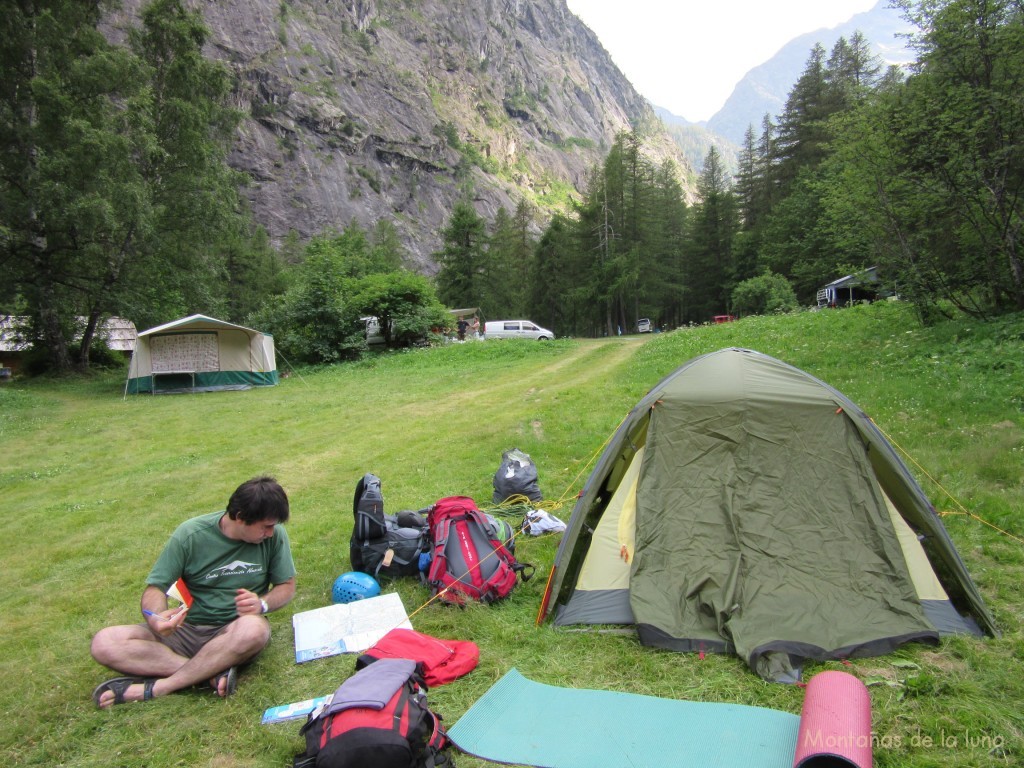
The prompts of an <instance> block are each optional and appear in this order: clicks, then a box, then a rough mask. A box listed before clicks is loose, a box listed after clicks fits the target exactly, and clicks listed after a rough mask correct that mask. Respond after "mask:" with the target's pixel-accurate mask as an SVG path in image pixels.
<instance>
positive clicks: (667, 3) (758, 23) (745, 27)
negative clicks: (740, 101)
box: [567, 0, 879, 122]
mask: <svg viewBox="0 0 1024 768" xmlns="http://www.w3.org/2000/svg"><path fill="white" fill-rule="evenodd" d="M567 2H568V4H569V9H570V10H571V11H572V12H573V13H575V14H576V15H577V16H578V17H579V18H580V19H582V20H583V22H584V23H585V24H586V25H587V26H588V27H590V28H591V29H592V30H593V31H594V32H595V33H596V34H597V36H598V38H599V39H600V40H601V44H602V45H604V47H605V49H606V50H607V51H608V53H610V54H611V56H612V59H614V61H615V63H616V64H617V65H618V67H619V69H621V70H622V71H623V73H625V75H626V77H627V78H628V79H629V81H630V82H631V83H632V84H633V86H634V87H635V88H636V89H637V90H638V91H639V92H640V94H641V95H643V96H646V97H647V98H648V99H649V100H650V101H652V102H653V103H654V104H656V105H657V106H659V107H664V108H665V109H667V110H669V111H670V112H672V113H673V114H676V115H679V116H680V117H685V118H686V119H687V120H691V121H694V122H697V121H702V120H707V119H708V118H710V117H711V116H712V115H713V114H715V112H717V111H718V110H719V109H720V108H721V107H722V105H723V104H725V100H726V99H728V98H729V95H730V94H731V93H732V89H733V87H734V86H735V85H736V83H737V82H739V80H740V79H741V78H742V77H743V75H745V74H746V73H747V72H749V71H750V70H751V69H753V68H754V67H756V66H757V65H758V64H762V63H764V62H765V61H767V60H768V59H770V58H771V57H772V56H773V55H775V53H777V52H778V50H779V49H780V48H782V46H784V45H785V44H786V43H788V42H789V41H790V40H792V39H793V38H794V37H798V36H800V35H802V34H804V33H805V32H814V31H815V30H818V29H822V28H829V27H835V26H837V25H839V24H842V23H843V22H845V21H848V20H849V19H850V18H851V17H852V16H854V15H855V14H857V13H861V12H863V11H868V10H871V8H873V7H874V6H875V5H876V4H877V3H878V2H879V0H774V2H766V0H567ZM808 53H810V51H809V50H808Z"/></svg>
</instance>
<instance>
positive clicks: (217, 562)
mask: <svg viewBox="0 0 1024 768" xmlns="http://www.w3.org/2000/svg"><path fill="white" fill-rule="evenodd" d="M222 515H224V512H211V513H210V514H208V515H200V516H199V517H194V518H192V519H191V520H186V521H185V522H184V523H182V524H181V525H179V526H178V528H177V529H176V530H175V531H174V533H173V534H171V538H170V541H168V542H167V546H165V547H164V550H163V552H161V553H160V557H158V558H157V561H156V564H155V565H154V566H153V570H152V571H150V573H149V576H148V577H147V578H146V583H147V584H149V585H150V586H154V587H156V588H157V589H160V590H163V591H166V590H167V589H168V588H169V587H170V586H171V585H172V584H174V582H176V581H177V580H178V579H179V578H183V579H184V580H185V586H186V587H188V591H189V592H190V593H191V594H192V597H193V602H192V607H191V608H190V609H189V612H188V623H189V624H212V625H215V626H220V625H222V624H227V623H228V622H230V621H234V620H235V619H236V618H238V613H237V611H236V610H235V590H237V589H248V590H250V591H252V592H255V593H256V594H258V595H262V594H264V593H265V592H266V591H267V590H268V589H269V588H270V585H271V584H281V583H282V582H285V581H288V580H289V579H291V578H292V577H294V576H295V564H294V563H293V562H292V552H291V546H290V545H289V543H288V534H287V533H286V532H285V530H284V526H283V525H280V524H278V525H277V526H276V528H275V529H274V535H273V536H271V537H270V538H269V539H264V540H263V541H261V542H260V543H259V544H248V543H246V542H244V541H236V540H234V539H229V538H228V537H227V536H225V535H224V533H223V532H222V531H221V530H220V526H219V525H218V522H219V521H220V518H221V516H222Z"/></svg>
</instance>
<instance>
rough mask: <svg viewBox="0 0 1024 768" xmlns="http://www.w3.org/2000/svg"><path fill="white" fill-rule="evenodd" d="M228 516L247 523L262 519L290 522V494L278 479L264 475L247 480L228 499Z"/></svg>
mask: <svg viewBox="0 0 1024 768" xmlns="http://www.w3.org/2000/svg"><path fill="white" fill-rule="evenodd" d="M227 512H228V517H230V518H231V519H232V520H241V521H242V522H243V523H245V524H246V525H251V524H252V523H258V522H260V521H262V520H276V521H277V522H279V523H287V522H288V495H287V494H286V493H285V492H284V488H282V487H281V486H280V485H278V482H277V480H275V479H274V478H272V477H268V476H266V475H264V476H263V477H254V478H253V479H252V480H246V481H245V482H244V483H242V484H241V485H240V486H238V487H237V488H236V489H235V492H234V493H232V494H231V498H230V499H228V509H227Z"/></svg>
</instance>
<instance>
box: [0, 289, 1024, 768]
mask: <svg viewBox="0 0 1024 768" xmlns="http://www.w3.org/2000/svg"><path fill="white" fill-rule="evenodd" d="M729 346H741V347H747V348H751V349H756V350H758V351H760V352H764V353H766V354H769V355H773V356H775V357H778V358H780V359H781V360H783V361H785V362H788V363H791V364H793V365H795V366H797V367H799V368H802V369H804V370H806V371H807V372H809V373H811V374H812V375H814V376H816V377H818V378H820V379H822V380H824V381H826V382H827V383H829V384H831V385H833V386H834V387H836V388H837V389H839V390H840V391H842V392H843V393H844V394H846V395H848V396H849V397H850V398H851V399H852V400H853V401H854V402H856V403H857V404H858V405H860V406H861V407H862V408H863V409H864V410H865V411H867V413H868V414H869V415H871V416H872V417H873V418H874V420H875V421H876V423H877V424H878V426H879V427H880V428H881V429H882V430H883V431H884V432H885V433H886V434H887V435H888V436H889V437H890V438H891V439H892V441H893V442H894V443H895V444H896V445H897V446H898V447H899V448H900V449H901V450H902V451H904V452H905V459H906V461H907V463H908V464H909V465H910V466H911V469H912V470H913V471H914V473H915V475H916V476H917V478H918V480H919V481H920V482H921V484H922V486H923V487H924V489H925V491H926V492H927V493H928V495H929V497H930V498H931V499H932V501H933V503H934V504H935V506H936V507H937V508H938V509H939V510H940V511H941V512H942V513H944V514H946V517H945V523H946V526H947V528H948V529H949V531H950V534H951V535H952V537H953V540H954V541H955V542H956V544H957V546H958V547H959V550H960V553H961V555H962V556H963V558H964V560H965V562H966V564H967V567H968V569H969V570H970V572H971V574H972V575H973V577H974V579H975V581H976V582H977V584H978V585H979V587H980V589H981V591H982V593H983V595H984V597H985V599H986V601H987V603H988V605H989V608H990V609H991V610H992V612H993V613H994V615H995V616H996V619H997V621H998V623H999V626H1000V628H1001V629H1002V631H1003V633H1002V636H1001V637H999V638H987V639H985V640H977V639H966V638H955V639H950V640H945V641H943V643H942V644H941V645H939V646H938V647H929V646H907V647H905V648H904V649H901V650H900V651H899V652H897V653H895V654H892V655H890V656H884V657H879V658H873V659H864V660H857V661H854V662H852V663H850V664H849V665H844V664H841V663H838V662H833V663H826V664H815V665H810V666H809V667H808V668H806V669H805V679H809V678H810V676H812V675H813V674H814V673H816V672H818V671H820V670H822V669H843V670H846V671H848V672H852V673H853V674H855V675H857V676H858V677H860V678H861V679H862V680H864V681H865V682H866V683H868V685H869V690H870V691H871V696H872V717H873V727H874V731H875V734H876V738H877V739H878V745H879V746H878V748H877V749H876V750H875V764H876V765H878V766H882V767H883V768H886V767H889V766H953V765H957V766H960V765H971V766H975V765H976V766H988V765H1021V764H1024V717H1022V715H1021V712H1022V709H1024V632H1022V619H1024V596H1022V591H1021V583H1022V580H1024V471H1022V467H1024V315H1016V316H1013V317H1010V318H1006V319H1003V320H1000V321H997V322H993V323H988V324H981V323H976V322H968V321H964V320H957V321H951V322H949V323H945V324H943V325H940V326H938V327H935V328H922V327H920V326H919V325H917V324H916V322H915V320H914V318H913V315H912V313H911V312H910V310H909V309H908V308H907V307H905V306H902V305H898V304H878V305H874V306H871V307H857V308H854V309H850V310H841V311H826V312H807V313H800V314H796V315H792V316H786V317H772V318H748V319H744V320H741V321H738V322H735V323H729V324H725V325H719V326H709V327H701V328H694V329H683V330H679V331H676V332H672V333H667V334H654V335H647V334H645V335H644V336H642V337H641V336H633V337H621V338H614V339H604V340H559V341H556V342H553V343H535V342H518V341H510V342H488V343H468V344H462V345H451V346H447V347H443V348H437V349H430V350H416V351H412V352H408V353H400V354H393V355H387V356H382V357H374V358H371V359H368V360H366V361H363V362H360V363H356V364H348V365H341V366H336V367H330V368H320V369H306V370H302V371H299V372H292V375H290V376H288V377H287V378H285V379H284V380H282V382H281V384H280V385H279V386H277V387H271V388H265V389H257V390H249V391H244V392H223V393H207V394H197V395H177V396H160V397H153V396H149V395H134V396H130V397H129V398H127V399H125V398H124V397H123V396H122V392H123V387H124V374H123V372H120V371H118V372H111V373H105V374H99V375H96V376H93V377H90V378H88V379H77V380H59V381H55V380H34V381H24V380H16V381H13V382H10V383H7V384H4V385H3V386H0V456H2V459H0V498H2V500H3V502H4V505H5V508H6V510H7V517H6V519H5V525H4V528H3V536H2V539H0V562H2V564H3V568H2V570H0V579H2V581H0V671H2V672H3V679H4V680H5V681H6V683H5V685H4V687H3V690H2V691H0V711H2V712H3V714H4V717H3V718H2V721H0V755H2V758H0V759H2V764H3V765H4V766H58V765H59V766H69V767H74V768H83V767H85V766H105V767H106V766H126V767H127V766H132V767H134V766H153V767H154V768H169V767H170V766H211V767H212V768H238V767H240V766H254V767H255V766H261V767H262V766H268V767H270V766H279V767H283V766H289V765H291V758H292V756H293V755H294V754H295V753H297V752H299V751H300V750H301V748H302V746H303V744H302V740H301V739H300V738H299V736H298V729H299V722H292V723H285V724H279V725H273V726H262V725H260V722H259V720H260V715H261V714H262V712H263V710H264V709H265V708H267V707H268V706H271V705H275V704H281V703H287V702H291V701H298V700H301V699H306V698H310V697H312V696H317V695H322V694H325V693H329V692H330V691H332V690H334V688H335V687H337V685H338V684H339V683H340V682H341V681H343V680H344V679H345V678H346V677H347V676H349V675H350V674H351V672H352V670H353V659H352V658H351V657H333V658H329V659H321V660H317V661H313V662H309V663H306V664H302V665H296V664H295V663H294V647H293V641H292V630H291V620H290V617H291V615H292V614H293V613H294V612H296V611H302V610H308V609H311V608H317V607H320V606H323V605H326V604H328V603H330V600H331V598H330V589H331V585H332V583H333V581H334V579H335V578H336V577H337V576H338V575H339V574H340V573H342V572H344V571H347V570H349V568H350V566H349V561H348V538H349V533H350V531H351V528H352V514H351V509H352V494H353V490H354V488H355V484H356V482H357V481H358V480H359V478H360V477H361V476H362V475H363V474H364V473H366V472H373V473H374V474H376V475H378V476H379V477H380V478H381V480H382V485H383V492H384V499H385V504H386V507H387V509H388V511H390V512H397V511H399V510H402V509H418V508H422V507H424V506H427V505H428V504H430V503H432V502H434V501H436V500H437V499H438V498H440V497H442V496H449V495H467V496H471V497H473V498H475V499H476V500H477V501H478V502H479V503H481V504H485V503H487V502H489V501H490V498H491V491H492V488H491V480H492V477H493V475H494V472H495V471H496V469H497V468H498V465H499V463H500V460H501V454H502V452H503V451H505V450H508V449H510V448H513V447H518V448H520V449H522V450H524V451H526V452H527V453H529V454H530V455H531V456H532V457H533V459H534V461H535V462H536V463H537V466H538V469H539V472H540V486H541V489H542V491H543V492H544V494H545V497H546V499H548V500H549V501H551V502H555V501H562V502H563V506H562V507H561V508H559V509H556V510H555V514H556V515H559V516H560V517H563V519H568V517H569V515H570V513H571V508H572V499H573V498H574V497H575V495H576V494H577V493H578V491H579V489H580V488H581V487H582V484H583V482H584V481H585V479H586V476H587V472H588V470H589V467H590V464H591V462H592V461H593V460H594V459H595V458H596V455H597V454H598V453H599V452H600V450H601V448H602V446H603V443H604V441H605V440H606V439H607V438H608V437H609V436H610V435H611V433H612V432H613V430H614V429H615V427H616V425H617V424H618V423H619V421H620V420H621V419H622V418H623V416H625V414H626V413H627V411H628V410H629V409H630V408H631V407H632V406H633V405H634V404H635V403H636V402H637V401H638V400H639V399H640V398H641V397H642V396H643V395H644V393H645V392H646V391H647V390H648V389H649V388H650V387H651V386H653V385H654V384H655V383H656V382H657V381H658V380H659V379H660V378H661V377H662V376H664V375H665V374H667V373H669V372H671V371H672V370H674V369H675V368H676V367H677V366H678V365H680V364H681V363H683V362H684V361H686V360H688V359H689V358H691V357H693V356H695V355H698V354H703V353H705V352H710V351H713V350H716V349H720V348H722V347H729ZM280 364H281V366H282V368H286V367H287V366H286V365H285V364H284V363H283V361H280ZM261 473H270V474H273V475H275V476H276V477H277V478H278V479H279V480H280V482H281V483H282V485H283V486H284V487H285V489H286V490H287V491H288V493H289V497H290V499H291V505H292V520H291V522H289V523H288V529H289V534H290V537H291V540H292V546H293V552H294V555H295V560H296V566H297V567H298V571H299V578H298V583H299V592H298V596H297V597H296V599H295V600H294V601H293V603H292V604H291V605H289V606H288V607H287V608H286V609H284V610H282V611H280V612H278V613H275V614H273V615H272V616H271V624H272V626H273V631H274V638H273V641H272V643H271V646H270V648H269V649H268V650H267V651H266V652H265V653H264V654H263V655H262V656H261V657H260V658H259V659H258V660H256V661H255V662H254V663H253V664H252V665H250V666H249V667H248V668H246V669H244V670H243V672H242V674H241V677H240V685H239V690H238V693H237V694H236V695H235V696H233V697H231V698H230V699H226V700H221V699H218V698H217V697H215V696H214V695H212V694H211V693H210V692H209V691H208V690H196V691H189V692H184V693H181V694H178V695H174V696H169V697H165V698H162V699H159V700H157V701H154V702H149V703H146V704H137V705H126V706H121V707H115V708H114V709H112V710H110V711H103V712H101V711H98V710H97V709H96V708H95V707H94V706H93V703H92V701H91V699H90V693H91V691H92V689H93V687H94V686H95V685H96V684H97V683H99V682H100V681H101V680H103V679H105V678H107V677H110V676H111V673H109V672H108V671H107V670H105V669H103V668H101V667H100V666H99V665H97V664H96V663H95V662H93V661H92V659H91V658H90V657H89V650H88V649H89V641H90V638H91V636H92V634H93V633H94V632H95V631H96V630H97V629H99V628H100V627H102V626H104V625H106V624H112V623H128V622H133V621H136V620H138V618H139V612H138V599H139V596H140V594H141V591H142V588H143V579H144V578H145V576H146V574H147V573H148V571H149V568H150V566H151V565H152V563H153V561H154V559H155V558H156V556H157V554H158V552H159V551H160V549H161V547H162V545H163V543H164V541H165V540H166V538H167V536H168V535H169V534H170V532H171V530H173V528H174V527H175V526H176V525H177V524H178V523H179V522H181V521H182V520H184V519H186V518H187V517H191V516H193V515H196V514H200V513H203V512H209V511H214V510H218V509H223V507H224V505H225V504H226V502H227V498H228V496H229V495H230V493H231V491H232V490H233V489H234V488H235V486H237V485H238V483H239V482H241V481H242V480H244V479H246V478H248V477H251V476H253V475H256V474H261ZM947 513H948V514H947ZM557 545H558V538H557V537H541V538H527V537H520V538H519V539H518V544H517V547H518V549H517V554H518V555H519V558H520V559H521V560H523V561H526V562H530V563H533V564H534V565H535V566H536V567H537V574H536V576H535V577H534V579H532V580H531V581H530V582H528V583H526V584H525V585H521V586H520V587H519V588H517V590H516V591H515V592H514V593H513V595H512V596H511V597H510V598H509V599H508V600H507V601H504V602H503V603H501V604H498V605H494V606H479V605H473V606H469V607H468V608H466V609H464V610H458V609H452V608H446V607H443V606H440V605H435V604H432V605H429V606H427V607H426V608H424V609H423V610H421V611H419V612H418V613H417V614H416V616H415V618H414V620H413V623H414V626H415V627H416V629H418V630H420V631H422V632H426V633H429V634H433V635H435V636H438V637H447V638H461V639H471V640H474V641H475V642H476V643H478V644H479V646H480V648H481V663H480V666H479V667H478V668H477V669H476V670H475V671H474V672H472V673H471V674H470V675H468V676H466V677H465V678H462V679H460V680H459V681H457V682H455V683H453V684H451V685H447V686H444V687H440V688H437V689H436V690H432V691H431V692H430V701H431V704H432V706H433V707H434V708H435V709H437V710H438V711H439V712H440V713H441V714H442V715H444V717H445V719H446V721H447V722H448V723H449V724H451V723H454V722H456V721H457V720H458V718H459V716H460V715H461V714H462V713H463V712H465V711H466V709H468V707H469V706H470V705H472V703H473V702H474V701H475V700H476V699H477V698H479V697H480V696H481V695H482V694H483V693H484V692H485V691H486V690H487V689H488V688H489V687H490V686H491V685H492V684H493V683H494V682H495V681H496V680H497V679H498V678H500V677H501V676H502V675H503V674H504V673H505V672H506V671H508V670H509V669H510V668H511V667H517V668H518V669H519V670H520V672H522V673H523V674H524V675H525V676H527V677H528V678H531V679H534V680H537V681H540V682H544V683H549V684H553V685H560V686H570V687H586V688H601V689H608V690H618V691H630V692H636V693H643V694H650V695H656V696H662V697H671V698H679V699H691V700H702V701H719V702H732V703H738V704H750V705H757V706H765V707H773V708H776V709H781V710H785V711H788V712H793V713H799V712H800V706H801V702H802V698H803V691H802V690H801V689H800V688H798V687H795V686H785V685H780V684H770V683H766V682H763V681H762V680H760V679H759V678H758V677H757V676H756V675H754V674H753V673H752V672H751V671H749V669H747V667H746V665H745V664H744V663H743V662H741V661H740V660H739V659H738V658H734V657H725V656H713V655H712V656H707V657H705V658H704V659H703V660H701V659H699V658H698V657H696V656H694V655H691V654H674V653H668V652H662V651H655V650H651V649H648V648H644V647H641V646H639V645H638V644H637V642H636V640H635V639H634V638H633V637H632V636H630V635H604V634H600V635H599V634H588V633H575V632H572V633H571V632H564V631H561V630H556V629H554V628H553V627H551V626H550V625H545V626H543V627H539V628H538V627H535V625H534V618H535V616H536V613H537V608H538V606H539V602H540V597H541V593H542V591H543V588H544V582H545V579H546V577H547V572H548V570H549V569H550V566H551V563H552V560H553V558H554V553H555V550H556V548H557ZM386 589H388V590H391V589H397V591H399V592H400V593H401V595H402V599H403V602H404V603H405V606H406V608H407V610H408V611H409V612H410V613H412V612H413V611H414V610H416V609H417V608H419V607H420V606H421V605H423V604H424V603H425V602H426V601H427V599H428V592H427V590H426V589H425V588H424V587H422V586H420V585H419V584H417V583H415V582H414V581H408V582H407V583H401V584H397V585H386ZM551 716H554V717H557V713H536V712H523V713H522V715H521V717H522V719H521V721H519V722H510V723H508V727H509V728H510V729H516V728H523V729H528V728H529V720H530V718H532V717H551ZM954 740H955V743H954ZM455 758H456V762H457V763H458V765H459V766H460V768H465V767H466V766H482V765H488V763H484V762H482V761H480V760H477V759H475V758H472V757H469V756H466V755H458V754H457V755H456V756H455Z"/></svg>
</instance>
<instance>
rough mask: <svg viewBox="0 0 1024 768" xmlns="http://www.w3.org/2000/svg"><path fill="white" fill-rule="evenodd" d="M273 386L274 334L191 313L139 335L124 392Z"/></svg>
mask: <svg viewBox="0 0 1024 768" xmlns="http://www.w3.org/2000/svg"><path fill="white" fill-rule="evenodd" d="M277 382H278V375H277V363H276V360H275V355H274V337H273V336H269V335H267V334H265V333H260V332H259V331H254V330H253V329H251V328H244V327H243V326H241V325H235V324H234V323H228V322H225V321H223V320H217V319H215V318H212V317H206V316H204V315H191V316H189V317H184V318H182V319H180V320H175V321H174V322H171V323H166V324H164V325H159V326H157V327H156V328H150V329H149V330H148V331H143V332H142V333H140V334H139V338H138V342H137V343H136V345H135V351H134V353H133V354H132V362H131V365H130V366H129V368H128V383H127V385H126V387H125V392H126V393H139V392H152V393H154V394H156V393H159V392H209V391H212V390H218V389H248V388H249V387H265V386H273V385H274V384H277Z"/></svg>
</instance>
